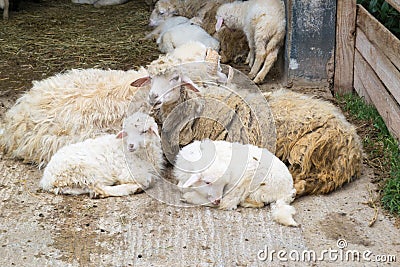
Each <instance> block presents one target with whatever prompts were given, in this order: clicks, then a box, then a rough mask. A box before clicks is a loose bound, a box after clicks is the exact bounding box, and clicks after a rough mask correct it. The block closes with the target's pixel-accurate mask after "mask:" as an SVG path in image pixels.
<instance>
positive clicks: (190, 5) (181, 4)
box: [149, 0, 208, 27]
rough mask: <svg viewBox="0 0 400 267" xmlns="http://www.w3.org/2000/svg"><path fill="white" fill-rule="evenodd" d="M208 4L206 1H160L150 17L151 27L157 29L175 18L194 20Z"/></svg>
mask: <svg viewBox="0 0 400 267" xmlns="http://www.w3.org/2000/svg"><path fill="white" fill-rule="evenodd" d="M207 2H208V1H204V0H159V1H158V2H157V3H156V4H155V6H154V9H153V11H152V13H151V15H150V23H149V26H151V27H156V26H158V25H160V23H161V22H163V21H165V20H166V19H167V18H170V17H173V16H184V17H188V18H193V17H195V16H196V14H197V12H198V11H199V10H200V9H201V8H202V7H203V6H205V5H206V4H207Z"/></svg>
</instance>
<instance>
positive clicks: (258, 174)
mask: <svg viewBox="0 0 400 267" xmlns="http://www.w3.org/2000/svg"><path fill="white" fill-rule="evenodd" d="M173 174H174V177H175V178H176V179H177V181H178V187H179V188H181V190H182V192H183V195H182V201H184V202H187V203H192V204H196V205H198V204H202V205H210V206H214V207H218V208H219V209H223V210H234V209H236V208H237V206H238V205H240V206H243V207H253V208H260V207H263V206H264V204H268V203H272V205H271V209H272V217H273V219H274V220H275V221H276V222H278V223H281V224H283V225H288V226H297V225H298V224H297V223H296V221H295V220H294V219H293V215H294V214H295V213H296V211H295V208H294V207H292V206H290V205H289V204H290V203H291V202H292V201H293V200H294V196H295V195H296V190H295V189H294V187H293V178H292V175H291V174H290V172H289V170H288V168H287V167H286V165H285V164H284V163H283V162H282V161H280V160H279V159H278V158H277V157H276V156H274V155H273V154H272V153H271V152H269V151H268V150H267V149H262V148H259V147H256V146H253V145H243V144H239V143H230V142H226V141H211V140H203V141H195V142H193V143H191V144H189V145H187V146H185V147H183V148H182V149H181V150H180V152H179V154H178V156H177V159H176V164H175V166H174V169H173Z"/></svg>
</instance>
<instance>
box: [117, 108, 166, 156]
mask: <svg viewBox="0 0 400 267" xmlns="http://www.w3.org/2000/svg"><path fill="white" fill-rule="evenodd" d="M116 138H118V139H122V138H123V140H124V143H125V145H126V150H127V151H129V152H135V151H137V150H138V149H139V148H144V147H146V146H147V145H148V143H151V142H154V141H155V140H159V139H160V136H159V134H158V126H157V124H156V122H155V121H154V118H152V117H150V116H149V115H147V114H144V113H142V112H136V113H134V114H132V115H131V116H129V117H128V118H126V119H125V120H124V125H123V129H122V131H120V132H119V133H118V134H117V136H116Z"/></svg>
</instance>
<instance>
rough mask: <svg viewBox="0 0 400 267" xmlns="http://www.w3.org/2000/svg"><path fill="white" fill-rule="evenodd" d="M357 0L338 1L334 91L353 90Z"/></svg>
mask: <svg viewBox="0 0 400 267" xmlns="http://www.w3.org/2000/svg"><path fill="white" fill-rule="evenodd" d="M356 2H357V1H356V0H346V1H337V7H336V8H337V15H336V51H335V79H334V91H335V93H338V94H343V93H346V92H352V91H353V66H354V42H355V38H354V34H355V28H356V25H355V24H356V13H357V12H356Z"/></svg>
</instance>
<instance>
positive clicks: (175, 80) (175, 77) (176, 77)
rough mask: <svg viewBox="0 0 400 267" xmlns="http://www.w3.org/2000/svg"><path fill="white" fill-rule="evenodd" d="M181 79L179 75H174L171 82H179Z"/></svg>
mask: <svg viewBox="0 0 400 267" xmlns="http://www.w3.org/2000/svg"><path fill="white" fill-rule="evenodd" d="M178 80H179V75H177V76H174V77H173V78H172V79H171V80H170V81H171V82H177V81H178Z"/></svg>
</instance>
